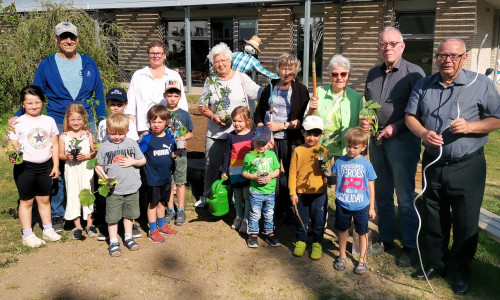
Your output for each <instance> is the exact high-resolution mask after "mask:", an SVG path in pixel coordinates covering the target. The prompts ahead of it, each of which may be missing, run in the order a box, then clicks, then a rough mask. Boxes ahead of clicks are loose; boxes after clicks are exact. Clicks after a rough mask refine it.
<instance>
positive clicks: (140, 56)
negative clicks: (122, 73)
mask: <svg viewBox="0 0 500 300" xmlns="http://www.w3.org/2000/svg"><path fill="white" fill-rule="evenodd" d="M116 22H117V24H118V25H120V26H122V27H123V28H124V29H125V31H126V32H127V33H128V34H129V36H127V37H125V38H122V39H120V40H119V42H118V57H119V62H118V63H119V66H120V69H122V70H129V71H135V70H137V69H140V68H143V67H145V66H146V65H147V64H149V58H148V55H147V49H148V45H149V43H150V42H152V41H153V40H158V39H160V32H159V29H158V28H159V25H160V16H159V14H158V13H157V12H137V11H136V12H134V11H127V12H117V13H116Z"/></svg>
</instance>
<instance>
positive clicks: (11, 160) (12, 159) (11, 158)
mask: <svg viewBox="0 0 500 300" xmlns="http://www.w3.org/2000/svg"><path fill="white" fill-rule="evenodd" d="M9 161H10V163H11V164H13V165H15V164H16V160H15V159H14V158H13V157H10V156H9Z"/></svg>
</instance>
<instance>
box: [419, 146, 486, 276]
mask: <svg viewBox="0 0 500 300" xmlns="http://www.w3.org/2000/svg"><path fill="white" fill-rule="evenodd" d="M433 160H434V158H433V157H431V156H430V155H429V154H427V153H426V152H424V156H423V159H422V167H423V168H425V166H427V165H428V164H429V163H430V162H432V161H433ZM426 177H427V182H428V187H427V189H426V192H425V194H424V200H425V212H426V221H425V238H426V241H427V247H428V250H429V260H430V261H429V264H430V265H432V266H436V267H444V266H447V267H448V268H449V269H451V271H452V272H453V271H458V272H463V271H465V270H467V269H468V267H469V264H470V262H471V261H472V259H473V258H474V254H475V253H476V249H477V243H478V221H479V213H480V209H481V203H482V202H483V195H484V188H485V182H486V160H485V158H484V150H483V149H482V148H481V149H480V150H478V151H476V152H474V153H472V154H470V155H469V156H467V157H465V158H462V159H461V160H457V161H439V162H437V163H436V164H434V165H432V166H430V167H429V169H428V170H427V172H426ZM452 225H453V245H452V247H451V249H450V250H449V249H448V244H449V240H450V229H451V226H452Z"/></svg>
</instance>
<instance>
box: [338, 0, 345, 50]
mask: <svg viewBox="0 0 500 300" xmlns="http://www.w3.org/2000/svg"><path fill="white" fill-rule="evenodd" d="M343 15H344V0H340V13H339V53H340V54H342V37H343V32H342V30H343V28H342V17H343Z"/></svg>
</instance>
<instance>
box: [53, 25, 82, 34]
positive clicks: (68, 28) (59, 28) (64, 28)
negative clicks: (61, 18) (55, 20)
mask: <svg viewBox="0 0 500 300" xmlns="http://www.w3.org/2000/svg"><path fill="white" fill-rule="evenodd" d="M55 31H56V36H60V35H61V34H63V33H65V32H69V33H72V34H74V35H75V36H78V29H77V28H76V26H75V25H73V24H71V23H70V22H61V23H59V24H57V25H56V30H55Z"/></svg>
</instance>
